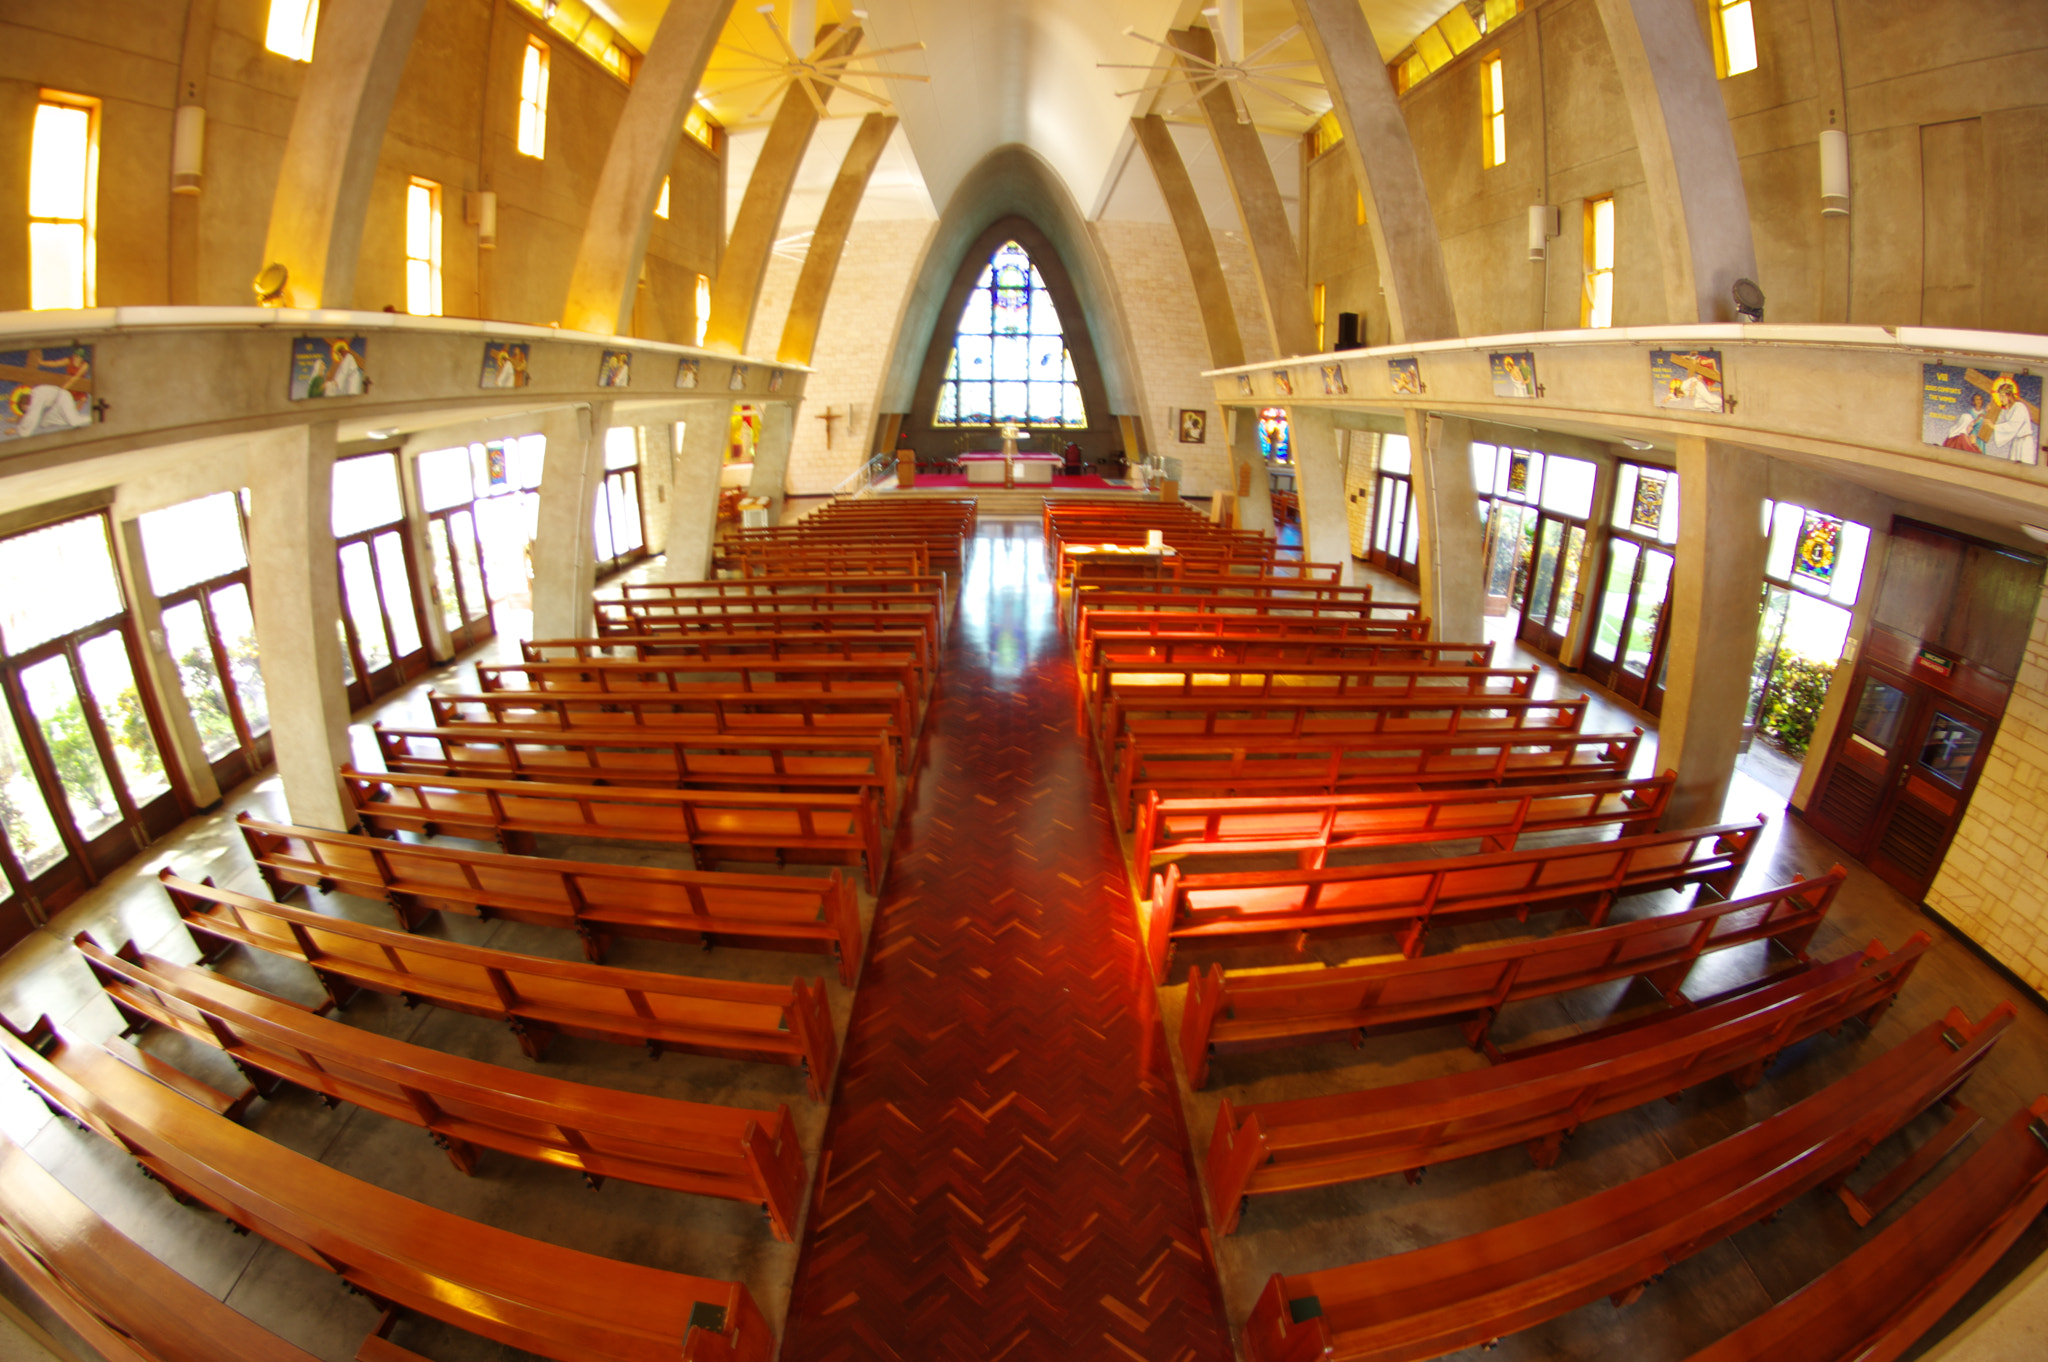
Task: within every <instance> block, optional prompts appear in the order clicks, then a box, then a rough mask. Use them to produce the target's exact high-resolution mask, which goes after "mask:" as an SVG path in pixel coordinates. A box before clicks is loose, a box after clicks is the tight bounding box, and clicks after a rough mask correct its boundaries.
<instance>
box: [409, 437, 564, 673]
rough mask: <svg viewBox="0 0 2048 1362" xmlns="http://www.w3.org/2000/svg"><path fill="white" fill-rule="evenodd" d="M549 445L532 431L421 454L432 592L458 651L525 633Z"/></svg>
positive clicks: (528, 615) (531, 605)
mask: <svg viewBox="0 0 2048 1362" xmlns="http://www.w3.org/2000/svg"><path fill="white" fill-rule="evenodd" d="M546 447H547V442H546V440H545V438H544V437H542V436H539V435H529V436H526V437H525V438H523V439H518V440H502V441H500V440H493V441H491V442H489V443H488V444H473V445H469V446H466V447H464V446H457V447H455V448H453V449H434V450H429V451H427V452H426V453H423V454H421V455H420V456H419V459H418V461H417V473H418V476H419V489H420V506H421V508H422V509H423V510H425V512H426V515H427V551H428V553H429V554H430V555H431V556H432V558H433V563H432V569H433V584H434V591H433V594H434V596H436V597H437V598H438V600H437V605H438V608H439V610H440V612H441V623H442V626H443V627H444V628H446V629H447V631H448V637H449V640H450V642H451V643H453V645H454V647H455V650H456V651H457V652H460V651H462V650H463V649H465V648H472V647H475V646H476V645H477V644H479V643H482V642H483V641H484V640H486V639H488V638H491V637H494V636H495V635H497V634H501V633H503V634H511V635H514V636H519V637H523V636H524V635H525V634H527V633H528V632H529V628H528V625H527V623H526V622H527V621H528V620H530V619H531V617H532V609H533V601H532V594H531V590H530V588H531V585H532V578H533V573H532V564H531V562H530V560H529V553H530V550H531V548H532V545H533V531H534V523H535V520H534V518H535V515H536V512H537V508H538V506H539V499H538V498H537V497H536V496H535V495H534V489H535V488H537V487H539V486H540V474H541V464H542V459H543V456H544V454H545V451H546Z"/></svg>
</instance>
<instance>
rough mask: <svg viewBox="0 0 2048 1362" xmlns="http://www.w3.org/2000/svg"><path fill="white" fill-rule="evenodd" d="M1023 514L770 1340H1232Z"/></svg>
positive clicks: (1088, 1349)
mask: <svg viewBox="0 0 2048 1362" xmlns="http://www.w3.org/2000/svg"><path fill="white" fill-rule="evenodd" d="M1076 684H1077V683H1076V678H1075V675H1074V667H1073V663H1072V661H1071V659H1070V657H1069V655H1068V654H1067V653H1066V651H1065V650H1064V648H1063V646H1062V643H1061V640H1060V636H1059V633H1058V627H1057V624H1056V621H1055V618H1054V598H1053V589H1052V586H1051V584H1050V583H1049V582H1048V581H1047V578H1046V573H1045V566H1044V555H1043V545H1042V541H1041V540H1040V538H1039V531H1038V528H1037V526H1036V525H1032V524H1028V523H1022V522H989V523H984V524H983V525H982V527H981V529H980V534H979V537H978V539H977V542H976V544H975V548H974V551H973V553H972V555H971V556H970V559H969V562H968V567H967V572H966V576H965V581H964V583H963V586H962V590H961V600H960V608H959V612H958V620H957V623H956V624H955V626H954V628H953V631H952V637H951V639H950V640H949V643H948V648H947V653H946V661H945V666H944V669H943V670H942V671H941V673H940V690H939V694H938V697H937V700H936V702H935V703H934V704H933V706H932V709H931V713H930V716H929V718H928V719H927V720H926V725H927V727H926V744H927V752H926V761H925V764H924V766H923V768H922V769H921V770H920V771H919V773H918V776H917V785H916V788H915V791H914V793H913V798H912V801H911V804H910V808H909V811H908V814H907V816H906V819H905V821H904V824H903V826H902V827H901V828H899V830H898V833H897V842H896V849H895V854H894V857H893V859H892V861H891V863H890V867H889V876H888V880H887V882H886V884H885V885H884V886H883V891H882V898H881V902H880V905H879V907H878V909H877V911H876V914H875V922H874V929H873V934H872V940H871V943H870V946H869V950H868V960H867V967H866V971H865V974H864V976H863V978H862V980H861V984H860V992H859V996H858V998H857V1000H856V1003H855V1006H854V1012H853V1019H852V1022H851V1024H850V1027H849V1031H848V1034H847V1038H846V1046H845V1059H844V1061H843V1063H842V1067H841V1071H840V1080H839V1091H838V1094H837V1096H836V1098H835V1100H834V1103H833V1108H832V1118H831V1124H830V1126H829V1127H828V1129H827V1131H826V1135H825V1148H826V1153H827V1158H828V1159H829V1163H828V1164H827V1165H826V1168H825V1183H824V1187H823V1195H822V1199H821V1204H819V1205H817V1206H815V1207H814V1209H813V1211H812V1213H811V1222H810V1226H809V1230H808V1234H807V1236H806V1238H805V1241H804V1247H803V1256H802V1259H801V1261H800V1263H799V1265H798V1268H797V1276H796V1285H795V1290H794V1294H793V1297H792V1300H791V1303H790V1313H789V1321H788V1325H787V1328H786V1330H785V1337H784V1341H783V1346H782V1356H783V1357H784V1358H785V1359H801V1362H839V1360H840V1359H877V1358H892V1359H893V1358H901V1359H906V1360H909V1362H952V1360H953V1359H986V1362H996V1360H997V1359H1003V1360H1004V1362H1040V1359H1061V1360H1062V1362H1094V1360H1095V1359H1132V1358H1136V1359H1147V1360H1150V1359H1159V1362H1169V1360H1170V1362H1185V1360H1186V1359H1204V1360H1206V1359H1223V1358H1228V1357H1229V1356H1230V1355H1231V1350H1230V1344H1229V1341H1228V1336H1227V1333H1226V1329H1225V1325H1224V1322H1223V1318H1222V1311H1221V1305H1220V1293H1219V1291H1218V1288H1217V1283H1216V1273H1215V1269H1214V1267H1213V1265H1212V1263H1211V1261H1210V1259H1209V1255H1208V1252H1207V1249H1206V1247H1205V1245H1204V1243H1203V1239H1202V1226H1201V1219H1200V1214H1199V1212H1198V1211H1197V1209H1196V1207H1195V1202H1194V1187H1193V1180H1192V1177H1191V1175H1190V1173H1189V1170H1188V1164H1187V1156H1186V1152H1185V1151H1186V1147H1187V1145H1186V1137H1185V1135H1184V1133H1183V1128H1182V1121H1181V1113H1180V1105H1179V1102H1178V1099H1177V1097H1176V1095H1175V1088H1174V1076H1173V1069H1172V1065H1171V1063H1170V1061H1169V1059H1168V1057H1167V1051H1166V1044H1165V1036H1164V1034H1163V1032H1162V1030H1161V1027H1160V1022H1159V1017H1158V1014H1157V1010H1156V1006H1155V997H1154V994H1153V991H1152V989H1151V987H1150V985H1149V983H1148V982H1147V980H1146V976H1145V972H1144V969H1143V968H1142V965H1141V956H1140V951H1139V943H1138V939H1137V935H1136V931H1135V924H1134V922H1133V917H1132V909H1131V904H1130V902H1129V896H1128V891H1127V888H1126V880H1125V875H1124V870H1123V866H1122V862H1121V860H1120V852H1119V849H1118V846H1117V841H1116V836H1115V832H1114V831H1113V829H1112V827H1111V825H1110V822H1109V813H1108V809H1107V806H1106V804H1105V802H1104V799H1103V795H1102V792H1101V785H1100V779H1099V776H1098V775H1097V771H1096V767H1095V764H1094V762H1093V761H1092V759H1091V757H1090V754H1089V752H1088V750H1087V748H1086V746H1085V739H1084V738H1083V736H1082V735H1081V734H1080V733H1079V732H1078V731H1077V729H1076V727H1075V696H1076Z"/></svg>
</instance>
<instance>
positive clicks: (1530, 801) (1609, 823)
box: [1132, 771, 1676, 884]
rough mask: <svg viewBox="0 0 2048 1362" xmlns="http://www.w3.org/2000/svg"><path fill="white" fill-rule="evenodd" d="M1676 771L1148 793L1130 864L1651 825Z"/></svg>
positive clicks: (1322, 861) (1145, 877)
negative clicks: (1196, 795) (1323, 790)
mask: <svg viewBox="0 0 2048 1362" xmlns="http://www.w3.org/2000/svg"><path fill="white" fill-rule="evenodd" d="M1675 780H1676V777H1675V776H1674V775H1673V774H1672V773H1671V772H1668V771H1667V772H1665V773H1664V774H1663V775H1661V776H1652V777H1650V778H1649V779H1647V780H1609V781H1573V782H1570V783H1568V784H1559V785H1517V786H1513V787H1510V788H1506V789H1501V788H1493V789H1481V790H1417V791H1401V792H1389V793H1385V794H1354V795H1288V796H1279V797H1266V798H1260V797H1251V798H1242V797H1238V798H1220V799H1165V800H1162V799H1161V798H1160V797H1159V795H1158V794H1157V792H1154V793H1152V794H1149V795H1148V796H1147V797H1146V799H1145V804H1144V806H1143V807H1142V808H1141V809H1140V810H1139V812H1138V829H1137V834H1136V836H1135V837H1134V838H1133V840H1132V862H1133V865H1134V868H1135V870H1136V873H1137V879H1138V883H1139V884H1150V883H1151V882H1152V867H1153V862H1154V861H1155V860H1157V859H1159V858H1161V857H1165V856H1171V857H1175V858H1178V859H1179V860H1181V861H1183V862H1185V861H1187V860H1188V859H1189V858H1191V857H1200V856H1243V855H1253V854H1264V853H1285V854H1292V855H1293V856H1294V857H1295V858H1296V864H1297V865H1299V866H1300V867H1301V868H1302V869H1304V870H1314V869H1319V868H1321V867H1322V866H1324V865H1327V864H1328V863H1329V853H1330V852H1332V851H1348V850H1352V849H1355V848H1359V847H1381V846H1410V845H1420V844H1423V843H1427V842H1449V841H1463V840H1466V839H1475V840H1477V841H1478V842H1479V843H1480V844H1481V848H1482V849H1483V850H1486V851H1512V850H1514V848H1515V844H1516V841H1517V839H1518V838H1520V837H1521V836H1522V834H1524V833H1539V832H1560V831H1565V830H1575V829H1583V828H1607V827H1614V828H1616V829H1617V834H1616V835H1618V836H1627V835H1629V833H1630V832H1631V831H1635V832H1648V831H1650V830H1651V829H1652V828H1654V827H1656V825H1657V820H1658V819H1660V818H1662V817H1663V816H1664V810H1665V807H1666V806H1667V805H1668V804H1669V803H1670V801H1671V788H1672V785H1673V784H1674V783H1675Z"/></svg>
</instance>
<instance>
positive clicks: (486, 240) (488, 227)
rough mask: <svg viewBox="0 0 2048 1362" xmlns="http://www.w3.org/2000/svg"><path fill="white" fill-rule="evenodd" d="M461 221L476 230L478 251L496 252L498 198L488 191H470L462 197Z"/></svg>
mask: <svg viewBox="0 0 2048 1362" xmlns="http://www.w3.org/2000/svg"><path fill="white" fill-rule="evenodd" d="M462 220H463V221H464V222H467V223H468V224H469V225H470V226H472V227H474V228H476V244H477V249H478V250H483V251H490V250H496V249H497V246H498V196H497V194H496V193H494V192H493V191H491V190H489V189H485V190H482V191H480V192H479V191H475V190H472V191H471V192H470V193H467V194H464V195H463V196H462Z"/></svg>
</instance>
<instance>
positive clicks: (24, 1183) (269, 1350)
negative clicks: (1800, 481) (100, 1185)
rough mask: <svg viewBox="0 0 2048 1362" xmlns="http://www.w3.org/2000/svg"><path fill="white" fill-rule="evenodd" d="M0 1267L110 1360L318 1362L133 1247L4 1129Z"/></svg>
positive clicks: (0, 1143)
mask: <svg viewBox="0 0 2048 1362" xmlns="http://www.w3.org/2000/svg"><path fill="white" fill-rule="evenodd" d="M0 1264H4V1265H5V1266H6V1267H7V1268H9V1269H10V1270H12V1271H13V1273H14V1275H15V1276H16V1277H17V1278H19V1279H20V1280H21V1282H22V1283H23V1284H24V1285H25V1286H27V1287H28V1289H29V1290H30V1291H33V1292H34V1293H35V1295H36V1297H37V1299H39V1300H41V1301H42V1303H43V1305H44V1306H45V1307H46V1308H47V1309H48V1310H49V1311H50V1312H51V1313H52V1314H54V1315H56V1316H57V1318H59V1319H61V1320H63V1321H64V1323H65V1325H66V1326H68V1327H69V1328H70V1329H71V1330H72V1332H74V1333H76V1334H77V1335H78V1336H79V1338H81V1339H83V1340H84V1341H85V1343H86V1345H87V1346H88V1347H90V1348H92V1349H93V1350H94V1353H95V1355H96V1356H99V1357H103V1358H106V1359H108V1360H109V1362H317V1359H316V1358H315V1357H314V1356H313V1354H311V1353H309V1352H306V1351H305V1350H304V1349H301V1348H298V1347H295V1346H293V1345H292V1344H290V1343H287V1342H285V1341H284V1340H283V1339H281V1338H279V1337H278V1336H277V1335H276V1334H273V1333H271V1332H270V1331H269V1330H268V1329H264V1328H261V1327H260V1326H258V1325H255V1324H252V1323H251V1322H250V1321H249V1320H248V1318H247V1317H245V1316H244V1315H242V1314H241V1313H240V1312H238V1311H236V1310H233V1309H231V1308H229V1307H228V1306H227V1305H226V1304H224V1303H222V1302H221V1301H219V1300H217V1299H216V1298H215V1297H214V1295H213V1293H212V1292H210V1291H206V1290H204V1289H203V1288H201V1287H198V1286H195V1285H193V1284H192V1282H190V1281H189V1280H187V1279H186V1278H184V1277H183V1276H180V1275H179V1274H178V1273H177V1272H176V1271H175V1270H173V1269H172V1268H170V1267H168V1266H166V1265H165V1264H164V1263H163V1262H162V1261H161V1260H159V1259H157V1258H155V1257H153V1256H151V1255H150V1254H149V1253H147V1252H145V1251H144V1250H142V1249H141V1248H139V1247H138V1246H137V1245H136V1243H135V1241H134V1240H132V1239H130V1238H128V1236H126V1235H124V1234H122V1233H121V1232H120V1231H119V1230H117V1229H115V1228H114V1227H113V1226H112V1225H109V1224H108V1223H107V1222H106V1221H104V1220H102V1219H100V1217H99V1213H98V1212H96V1211H94V1210H93V1209H92V1208H91V1207H90V1206H88V1205H86V1204H85V1203H84V1202H83V1201H80V1200H79V1199H78V1198H77V1197H75V1196H73V1195H72V1194H71V1192H70V1191H69V1190H68V1189H66V1187H65V1186H64V1184H63V1183H61V1182H59V1181H57V1179H55V1178H53V1177H51V1176H50V1175H49V1174H48V1173H47V1172H45V1171H43V1166H42V1165H41V1164H39V1163H37V1162H36V1161H35V1160H34V1159H32V1158H30V1157H29V1156H28V1154H27V1153H26V1152H25V1151H24V1150H23V1149H22V1148H21V1147H20V1146H19V1145H17V1144H15V1143H14V1142H13V1141H12V1140H10V1139H8V1138H7V1137H5V1136H4V1135H0Z"/></svg>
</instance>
